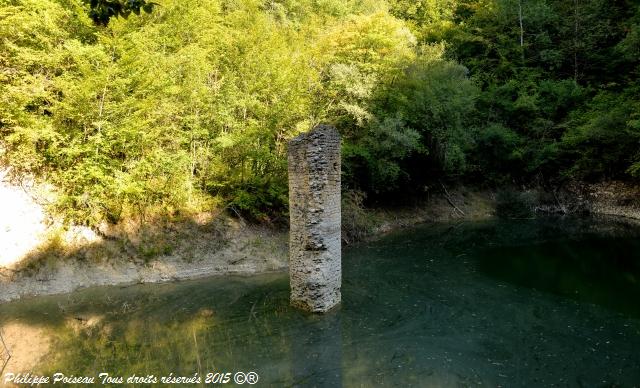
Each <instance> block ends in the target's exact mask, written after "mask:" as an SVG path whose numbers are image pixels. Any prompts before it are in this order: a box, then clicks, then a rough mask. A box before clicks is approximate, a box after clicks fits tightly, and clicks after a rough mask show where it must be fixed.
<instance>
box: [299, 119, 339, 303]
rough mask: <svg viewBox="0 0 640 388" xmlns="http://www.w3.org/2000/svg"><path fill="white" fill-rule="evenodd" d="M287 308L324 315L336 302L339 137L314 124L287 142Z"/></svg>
mask: <svg viewBox="0 0 640 388" xmlns="http://www.w3.org/2000/svg"><path fill="white" fill-rule="evenodd" d="M289 214H290V219H291V220H290V224H291V226H290V232H289V255H290V256H289V257H290V259H289V274H290V278H291V304H292V305H293V306H296V307H299V308H301V309H303V310H307V311H312V312H326V311H328V310H330V309H331V308H332V307H334V306H335V305H337V304H338V303H340V286H341V282H342V268H341V249H340V243H341V234H340V233H341V227H340V221H341V220H340V135H339V134H338V132H337V131H336V129H335V128H334V127H331V126H328V125H318V126H317V127H315V128H314V129H313V130H311V131H310V132H308V133H303V134H302V135H300V136H298V137H296V138H295V139H292V140H291V141H290V142H289Z"/></svg>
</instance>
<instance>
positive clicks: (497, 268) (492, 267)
mask: <svg viewBox="0 0 640 388" xmlns="http://www.w3.org/2000/svg"><path fill="white" fill-rule="evenodd" d="M479 257H480V269H481V270H482V271H483V272H484V273H486V274H488V275H490V276H494V277H495V278H496V279H500V280H504V281H507V282H510V283H513V284H517V285H521V286H525V287H530V288H535V289H538V290H542V291H548V292H552V293H554V294H557V295H562V296H565V297H569V298H573V299H576V300H580V301H584V302H589V303H596V304H600V305H602V306H606V307H609V308H611V309H614V310H617V311H620V312H622V313H624V314H627V315H629V316H633V317H636V318H640V303H639V302H638V301H640V240H639V239H624V238H611V239H603V238H600V237H597V236H594V237H592V238H590V239H585V240H581V241H560V242H547V243H542V244H536V245H530V246H517V247H499V248H492V249H487V250H486V251H484V252H482V253H481V254H480V255H479Z"/></svg>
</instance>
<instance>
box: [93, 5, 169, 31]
mask: <svg viewBox="0 0 640 388" xmlns="http://www.w3.org/2000/svg"><path fill="white" fill-rule="evenodd" d="M83 1H84V2H85V3H86V4H89V6H90V7H91V10H90V11H89V17H90V18H91V20H93V22H94V23H95V24H97V25H100V26H106V25H107V24H109V20H111V18H112V17H114V16H115V17H118V16H122V17H123V18H125V19H126V18H128V17H129V15H131V13H134V14H136V15H140V10H142V11H144V12H146V13H151V11H153V7H155V6H156V5H157V3H153V2H148V1H146V0H83Z"/></svg>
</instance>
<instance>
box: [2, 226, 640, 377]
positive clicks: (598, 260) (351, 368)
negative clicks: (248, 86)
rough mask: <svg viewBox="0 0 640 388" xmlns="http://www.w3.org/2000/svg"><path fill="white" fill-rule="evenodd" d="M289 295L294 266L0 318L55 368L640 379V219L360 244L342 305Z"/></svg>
mask: <svg viewBox="0 0 640 388" xmlns="http://www.w3.org/2000/svg"><path fill="white" fill-rule="evenodd" d="M288 293H289V290H288V275H287V274H270V275H260V276H255V277H244V278H243V277H215V278H208V279H200V280H194V281H187V282H180V283H170V284H157V285H137V286H131V287H124V288H122V287H101V288H94V289H88V290H83V291H80V292H76V293H73V294H69V295H63V296H53V297H39V298H32V299H28V300H23V301H18V302H13V303H9V304H4V305H0V327H2V326H3V325H16V324H20V325H23V326H27V327H34V328H38V329H41V331H44V332H46V333H48V335H49V336H50V346H49V349H50V350H49V352H48V354H47V355H46V356H45V357H44V358H42V360H40V361H39V362H38V363H37V365H36V366H35V367H34V368H33V370H31V372H32V373H38V374H45V375H46V374H49V375H50V374H53V373H55V372H63V373H65V374H66V375H81V376H96V375H97V374H98V373H100V372H107V373H109V374H111V375H114V376H125V377H127V376H131V375H133V374H136V375H137V376H146V375H151V374H153V375H155V376H166V375H169V374H170V373H173V375H177V376H193V375H194V374H195V373H198V375H199V376H201V377H203V378H204V377H205V376H206V375H207V373H210V372H232V373H233V372H237V371H244V372H249V371H254V372H256V373H257V374H258V375H259V380H258V383H257V384H256V385H255V386H274V387H289V386H301V387H306V386H319V387H322V386H327V387H340V386H344V387H376V386H397V387H414V386H415V387H431V386H436V387H437V386H445V387H448V386H492V387H495V386H507V387H513V386H526V387H537V386H576V387H582V386H584V387H599V386H602V387H610V386H625V387H626V386H628V387H633V386H640V229H638V228H636V227H631V226H628V225H625V224H623V223H617V222H615V221H611V220H609V221H602V220H599V221H597V220H594V219H588V218H586V219H575V218H567V219H562V218H548V219H542V220H517V221H515V220H514V221H488V222H481V223H461V224H436V225H424V226H421V227H418V228H416V229H413V230H411V231H401V232H398V233H395V234H392V235H389V236H387V237H384V238H382V239H381V240H378V241H376V242H371V243H363V244H359V245H357V246H351V247H348V248H346V249H345V250H344V253H343V290H342V297H343V303H342V305H341V306H340V307H339V308H337V309H336V310H334V311H332V312H331V313H329V314H327V315H323V316H320V315H312V314H306V313H303V312H300V311H297V310H295V309H293V308H291V307H290V306H289V301H288ZM7 372H11V371H10V370H5V373H7ZM227 385H228V386H229V385H234V384H233V381H231V382H230V383H229V384H227Z"/></svg>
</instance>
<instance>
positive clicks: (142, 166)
mask: <svg viewBox="0 0 640 388" xmlns="http://www.w3.org/2000/svg"><path fill="white" fill-rule="evenodd" d="M89 5H90V4H87V3H84V2H82V1H81V0H0V37H1V38H2V39H0V158H1V162H2V163H3V164H6V165H9V166H12V167H13V169H14V170H13V171H14V172H16V173H20V174H24V173H29V174H34V175H36V176H38V177H41V178H42V179H44V180H46V181H48V182H51V183H52V184H54V185H55V186H56V187H57V188H58V190H59V192H60V197H59V201H58V202H57V203H55V204H54V208H55V209H56V210H57V211H59V212H61V213H62V214H64V215H66V216H67V217H68V219H70V220H73V221H75V222H82V223H87V224H96V223H98V222H101V221H103V220H107V221H110V222H117V221H119V220H121V219H123V218H126V217H130V216H143V217H144V216H145V215H147V214H176V213H179V212H190V211H200V210H203V209H207V208H211V207H215V206H218V207H222V206H233V207H234V209H236V211H239V212H244V214H248V215H251V216H253V217H255V218H260V219H266V218H267V217H272V216H274V215H277V214H279V213H280V212H281V211H283V210H284V209H285V208H286V195H287V189H286V142H287V140H288V139H290V138H291V137H293V136H296V135H297V134H299V133H300V132H302V131H306V130H308V129H310V128H311V127H312V126H313V125H315V124H317V123H320V122H328V123H333V124H335V125H336V126H337V127H338V129H339V131H340V132H341V133H342V135H343V139H344V145H343V159H344V163H343V165H344V171H343V173H344V184H345V187H346V188H347V189H355V190H360V191H362V192H365V193H367V194H368V196H369V198H370V199H375V198H385V196H386V195H388V194H395V193H398V192H402V193H408V194H411V193H416V192H419V191H420V190H422V188H423V187H424V186H426V185H429V184H430V183H431V182H433V181H437V180H438V179H441V178H448V179H464V180H469V181H475V182H483V183H489V184H500V183H504V182H519V183H521V182H528V181H532V180H537V181H542V182H544V183H548V182H556V181H558V180H561V179H566V178H578V179H608V178H623V179H631V178H632V177H634V176H635V177H638V176H640V82H639V81H638V74H639V72H640V6H639V5H638V3H637V2H635V1H622V0H620V1H615V2H611V1H605V0H579V1H578V0H576V1H574V2H569V1H561V0H447V1H434V0H423V1H405V0H393V1H384V0H235V1H223V0H212V1H207V2H197V1H195V0H185V1H177V0H166V1H159V4H158V6H156V7H155V8H154V9H153V12H151V13H150V14H145V13H141V14H140V16H139V17H135V18H126V19H125V18H112V19H110V22H109V23H108V25H106V24H107V23H105V22H100V21H99V20H98V24H96V23H94V22H93V21H92V20H91V17H93V19H94V20H95V17H94V16H95V15H93V14H91V13H90V12H92V11H91V8H90V7H89ZM138 10H139V8H138ZM126 12H127V11H126V10H125V13H126ZM118 14H119V13H118ZM122 16H126V15H122ZM407 189H409V190H407Z"/></svg>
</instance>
